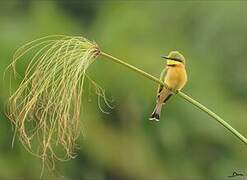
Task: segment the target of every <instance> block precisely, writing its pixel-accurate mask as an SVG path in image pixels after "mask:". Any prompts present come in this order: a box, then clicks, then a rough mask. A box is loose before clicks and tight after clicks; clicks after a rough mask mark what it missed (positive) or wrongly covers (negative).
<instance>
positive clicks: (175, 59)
mask: <svg viewBox="0 0 247 180" xmlns="http://www.w3.org/2000/svg"><path fill="white" fill-rule="evenodd" d="M167 59H170V60H173V61H178V62H183V61H182V60H181V59H177V58H172V57H169V58H167Z"/></svg>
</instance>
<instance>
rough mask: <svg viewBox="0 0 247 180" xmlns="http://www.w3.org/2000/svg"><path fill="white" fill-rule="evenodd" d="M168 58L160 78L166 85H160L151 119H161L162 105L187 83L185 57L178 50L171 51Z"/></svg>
mask: <svg viewBox="0 0 247 180" xmlns="http://www.w3.org/2000/svg"><path fill="white" fill-rule="evenodd" d="M161 57H162V58H164V59H166V60H167V62H166V66H165V68H164V69H163V71H162V72H161V75H160V80H161V81H162V82H164V84H165V85H159V86H158V92H157V101H156V106H155V108H154V111H153V113H152V114H151V116H150V118H149V120H155V121H159V120H160V114H161V109H162V106H163V105H164V104H165V103H166V102H167V101H168V100H169V99H170V98H171V97H172V95H173V94H174V92H176V91H180V90H181V89H182V88H183V87H184V86H185V84H186V83H187V72H186V67H185V63H186V60H185V57H184V56H183V55H182V54H181V53H180V52H178V51H171V52H170V53H169V54H168V56H161Z"/></svg>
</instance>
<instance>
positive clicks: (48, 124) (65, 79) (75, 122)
mask: <svg viewBox="0 0 247 180" xmlns="http://www.w3.org/2000/svg"><path fill="white" fill-rule="evenodd" d="M99 52H100V50H99V47H98V46H97V44H96V43H93V42H91V41H89V40H87V39H85V38H83V37H76V36H63V35H55V36H47V37H44V38H40V39H37V40H35V41H32V42H29V43H27V44H25V45H24V46H22V47H20V48H19V49H18V50H17V51H16V52H15V54H14V56H13V62H12V63H11V64H10V66H9V67H13V70H14V73H15V74H16V75H17V76H20V75H18V74H17V71H16V68H15V66H16V63H17V62H18V61H19V60H21V59H24V56H25V55H26V54H28V53H33V55H32V58H31V60H30V62H29V65H28V67H27V68H26V71H25V74H24V77H23V78H22V82H21V83H20V85H19V87H18V89H17V90H16V91H15V92H14V94H13V95H12V96H11V97H10V98H9V102H8V106H7V116H8V117H9V119H10V120H11V121H12V123H13V124H14V129H15V133H16V134H17V135H18V137H19V139H20V141H21V143H22V144H23V145H24V147H25V148H26V149H27V150H28V151H29V152H31V153H32V154H33V155H35V156H37V157H39V158H41V159H42V160H43V161H45V160H52V162H53V160H54V159H57V160H67V159H71V158H73V157H74V155H75V154H74V151H73V150H74V148H75V145H76V139H77V138H78V136H79V134H80V131H81V128H80V114H81V113H80V112H81V96H82V92H83V84H84V80H85V78H86V70H87V69H88V67H89V65H90V64H91V63H92V62H93V61H94V60H95V59H96V58H97V56H98V55H99ZM37 140H38V143H36V142H37Z"/></svg>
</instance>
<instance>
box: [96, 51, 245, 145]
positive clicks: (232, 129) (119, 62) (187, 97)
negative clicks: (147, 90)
mask: <svg viewBox="0 0 247 180" xmlns="http://www.w3.org/2000/svg"><path fill="white" fill-rule="evenodd" d="M100 54H101V55H102V56H104V57H106V58H108V59H109V60H111V61H113V62H115V63H118V64H121V65H123V66H125V67H127V68H129V69H131V70H133V71H135V72H137V73H138V74H140V75H142V76H144V77H146V78H148V79H150V80H152V81H154V82H156V83H158V84H161V85H164V86H165V87H166V88H168V86H167V85H166V84H164V82H162V81H161V80H159V79H158V78H156V77H154V76H152V75H151V74H148V73H147V72H145V71H143V70H141V69H138V68H137V67H135V66H132V65H130V64H128V63H126V62H124V61H122V60H120V59H118V58H116V57H113V56H111V55H109V54H107V53H104V52H101V53H100ZM168 89H169V88H168ZM174 93H175V94H177V95H178V96H180V97H181V98H183V99H184V100H186V101H187V102H189V103H190V104H193V105H194V106H196V107H197V108H199V109H200V110H202V111H203V112H205V113H207V114H208V115H209V116H211V117H212V118H214V119H215V120H216V121H217V122H219V123H220V124H221V125H223V126H224V127H225V128H226V129H228V130H229V131H230V132H231V133H232V134H234V135H235V136H236V137H237V138H238V139H240V140H241V141H242V142H243V143H244V144H245V145H247V139H246V138H245V137H244V136H243V135H242V134H240V133H239V132H238V131H237V130H236V129H234V128H233V127H232V126H231V125H230V124H228V123H227V122H226V121H225V120H223V119H222V118H221V117H219V116H218V115H217V114H215V113H214V112H213V111H211V110H210V109H208V108H206V107H205V106H204V105H202V104H201V103H199V102H197V101H196V100H194V99H193V98H191V97H190V96H188V95H187V94H185V93H183V92H181V91H178V92H174Z"/></svg>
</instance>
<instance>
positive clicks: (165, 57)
mask: <svg viewBox="0 0 247 180" xmlns="http://www.w3.org/2000/svg"><path fill="white" fill-rule="evenodd" d="M161 58H164V59H169V57H168V56H161Z"/></svg>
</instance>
